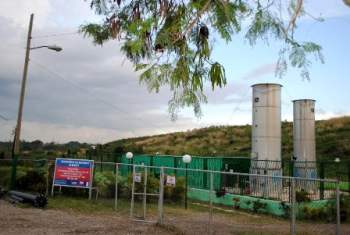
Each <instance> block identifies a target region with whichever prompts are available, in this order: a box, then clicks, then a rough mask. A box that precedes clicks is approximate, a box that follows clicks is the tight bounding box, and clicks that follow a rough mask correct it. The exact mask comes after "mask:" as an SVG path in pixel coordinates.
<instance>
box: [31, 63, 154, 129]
mask: <svg viewBox="0 0 350 235" xmlns="http://www.w3.org/2000/svg"><path fill="white" fill-rule="evenodd" d="M31 61H32V62H34V64H35V65H37V66H38V67H40V68H41V69H43V70H45V71H46V72H48V73H50V74H52V75H54V76H55V77H57V78H60V79H61V80H63V81H65V82H67V83H70V84H71V85H73V86H74V87H76V88H77V89H79V90H81V91H83V92H84V93H85V94H89V95H90V97H93V98H94V99H95V100H97V101H99V102H101V103H103V104H105V105H107V106H109V107H111V108H112V109H114V110H116V111H118V112H122V113H129V112H128V111H126V110H124V109H121V108H119V107H118V106H116V105H114V104H112V103H109V102H107V101H105V100H104V99H101V98H99V97H98V96H97V95H95V94H94V93H92V92H91V91H90V90H88V89H87V88H84V87H82V86H80V85H79V84H77V83H75V82H72V81H71V80H68V79H66V78H65V77H63V76H62V75H60V74H59V73H57V72H55V71H53V70H51V69H49V68H47V67H46V66H44V65H42V64H41V63H38V62H37V61H35V60H33V59H31ZM130 118H131V119H134V120H138V121H140V122H141V123H143V124H146V123H145V122H144V121H143V120H142V119H141V118H138V117H137V116H135V115H132V116H130ZM147 126H153V128H156V129H158V128H159V127H158V126H154V125H152V124H149V123H148V124H147ZM130 132H132V133H133V134H134V135H135V132H134V131H132V130H130Z"/></svg>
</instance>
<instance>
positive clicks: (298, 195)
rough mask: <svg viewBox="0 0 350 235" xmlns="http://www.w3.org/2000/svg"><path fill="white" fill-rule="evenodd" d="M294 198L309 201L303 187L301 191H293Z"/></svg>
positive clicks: (298, 200)
mask: <svg viewBox="0 0 350 235" xmlns="http://www.w3.org/2000/svg"><path fill="white" fill-rule="evenodd" d="M295 199H296V201H297V202H309V201H311V200H310V198H309V194H308V192H306V191H305V190H304V189H302V190H301V191H296V192H295Z"/></svg>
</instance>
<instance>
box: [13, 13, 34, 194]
mask: <svg viewBox="0 0 350 235" xmlns="http://www.w3.org/2000/svg"><path fill="white" fill-rule="evenodd" d="M33 20H34V14H33V13H32V14H31V15H30V20H29V29H28V36H27V47H26V55H25V59H24V68H23V77H22V85H21V95H20V98H19V107H18V116H17V125H16V129H15V136H14V141H13V147H12V171H11V189H14V188H15V184H16V171H17V158H18V154H19V152H20V136H21V126H22V113H23V102H24V95H25V89H26V81H27V74H28V64H29V52H30V42H31V39H32V29H33Z"/></svg>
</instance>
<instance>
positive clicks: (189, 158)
mask: <svg viewBox="0 0 350 235" xmlns="http://www.w3.org/2000/svg"><path fill="white" fill-rule="evenodd" d="M191 160H192V157H191V156H190V155H188V154H186V155H183V156H182V161H183V162H184V163H185V164H188V163H190V162H191Z"/></svg>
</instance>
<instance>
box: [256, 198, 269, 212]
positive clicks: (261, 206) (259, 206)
mask: <svg viewBox="0 0 350 235" xmlns="http://www.w3.org/2000/svg"><path fill="white" fill-rule="evenodd" d="M266 206H267V203H265V202H261V201H260V200H259V199H258V200H257V201H253V211H254V212H255V213H257V212H262V211H263V210H265V208H266Z"/></svg>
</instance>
